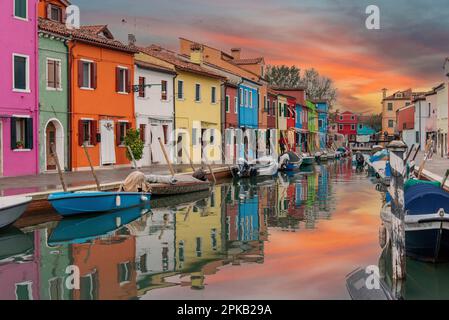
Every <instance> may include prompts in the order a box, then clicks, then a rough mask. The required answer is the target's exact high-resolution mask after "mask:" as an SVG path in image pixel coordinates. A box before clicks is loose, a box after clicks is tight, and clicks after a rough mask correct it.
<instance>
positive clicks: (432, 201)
mask: <svg viewBox="0 0 449 320" xmlns="http://www.w3.org/2000/svg"><path fill="white" fill-rule="evenodd" d="M405 209H406V210H407V211H408V214H410V215H421V214H433V213H437V212H438V211H440V209H444V211H445V212H447V213H449V193H447V192H446V191H444V190H443V189H441V188H439V187H437V186H435V185H432V184H423V183H420V184H416V185H414V186H411V187H409V188H408V190H407V191H406V192H405Z"/></svg>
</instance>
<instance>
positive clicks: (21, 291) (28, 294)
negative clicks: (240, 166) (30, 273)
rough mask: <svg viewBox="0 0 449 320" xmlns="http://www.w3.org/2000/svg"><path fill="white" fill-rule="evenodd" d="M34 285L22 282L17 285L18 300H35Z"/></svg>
mask: <svg viewBox="0 0 449 320" xmlns="http://www.w3.org/2000/svg"><path fill="white" fill-rule="evenodd" d="M32 285H33V283H32V282H31V281H30V282H22V283H16V299H17V300H33V289H32Z"/></svg>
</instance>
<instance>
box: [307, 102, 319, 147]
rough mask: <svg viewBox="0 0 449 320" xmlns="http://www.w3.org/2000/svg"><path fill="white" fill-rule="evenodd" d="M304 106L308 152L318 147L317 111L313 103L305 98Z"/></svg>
mask: <svg viewBox="0 0 449 320" xmlns="http://www.w3.org/2000/svg"><path fill="white" fill-rule="evenodd" d="M305 106H306V107H307V127H308V134H307V145H308V150H307V151H308V152H314V151H317V150H318V149H319V136H318V112H317V109H316V105H315V103H313V102H312V101H309V100H306V103H305Z"/></svg>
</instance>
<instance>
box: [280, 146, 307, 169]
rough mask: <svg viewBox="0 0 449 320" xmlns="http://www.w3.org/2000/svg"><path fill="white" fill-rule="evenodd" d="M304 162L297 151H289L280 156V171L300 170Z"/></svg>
mask: <svg viewBox="0 0 449 320" xmlns="http://www.w3.org/2000/svg"><path fill="white" fill-rule="evenodd" d="M301 164H302V158H301V157H300V156H299V155H297V154H296V153H294V152H292V151H289V152H286V153H284V154H283V155H281V156H280V157H279V170H280V171H295V170H299V168H300V167H301Z"/></svg>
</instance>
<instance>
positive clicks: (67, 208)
mask: <svg viewBox="0 0 449 320" xmlns="http://www.w3.org/2000/svg"><path fill="white" fill-rule="evenodd" d="M150 197H151V195H150V194H149V193H140V192H106V191H104V192H101V191H98V192H97V191H94V192H58V193H53V194H51V195H50V196H49V197H48V201H49V202H50V203H51V204H52V206H53V208H54V209H55V210H56V211H57V212H58V213H59V214H60V215H62V216H73V215H77V214H87V213H99V212H109V211H114V210H123V209H126V208H132V207H137V206H142V205H147V204H149V202H150Z"/></svg>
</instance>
